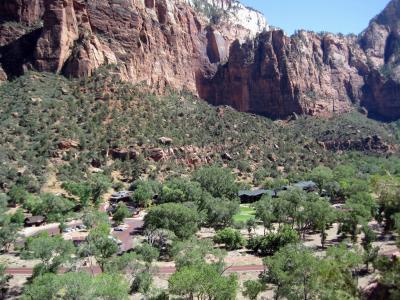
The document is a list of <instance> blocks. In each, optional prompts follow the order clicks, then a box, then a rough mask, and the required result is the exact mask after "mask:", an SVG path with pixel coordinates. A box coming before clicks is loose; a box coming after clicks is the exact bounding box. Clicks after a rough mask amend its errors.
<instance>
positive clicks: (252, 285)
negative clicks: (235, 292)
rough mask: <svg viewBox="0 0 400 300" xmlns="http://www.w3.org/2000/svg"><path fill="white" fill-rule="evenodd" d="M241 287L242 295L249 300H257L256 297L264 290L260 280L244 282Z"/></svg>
mask: <svg viewBox="0 0 400 300" xmlns="http://www.w3.org/2000/svg"><path fill="white" fill-rule="evenodd" d="M243 287H244V291H243V295H244V296H245V297H247V298H249V299H250V300H257V297H258V295H259V294H260V293H262V292H263V291H264V290H265V285H264V284H263V283H262V282H261V281H260V280H246V281H245V282H244V283H243Z"/></svg>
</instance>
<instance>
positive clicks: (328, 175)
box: [309, 166, 333, 191]
mask: <svg viewBox="0 0 400 300" xmlns="http://www.w3.org/2000/svg"><path fill="white" fill-rule="evenodd" d="M309 178H310V179H311V180H312V181H314V182H315V183H316V184H317V186H318V188H319V190H320V191H322V189H324V187H325V185H326V184H327V183H328V182H331V181H333V172H332V170H331V169H330V168H328V167H324V166H318V167H316V168H314V169H313V170H312V171H311V173H310V174H309Z"/></svg>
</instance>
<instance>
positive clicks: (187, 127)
mask: <svg viewBox="0 0 400 300" xmlns="http://www.w3.org/2000/svg"><path fill="white" fill-rule="evenodd" d="M0 99H1V104H2V105H1V106H2V110H1V117H0V126H1V127H2V135H1V143H0V144H1V151H0V153H1V156H2V159H1V161H2V168H1V180H0V182H1V183H2V184H1V187H2V189H3V190H8V188H10V186H11V185H12V184H13V183H15V182H17V183H21V184H26V185H27V186H28V187H29V189H30V190H32V191H37V190H39V188H40V186H41V185H42V184H43V183H44V182H45V180H46V179H45V178H46V176H45V174H46V172H48V171H49V169H48V167H49V166H52V167H54V166H55V167H56V169H57V170H58V176H59V180H60V181H63V179H65V178H69V180H71V178H74V180H79V178H83V177H85V176H86V175H87V174H88V173H89V170H90V167H96V168H101V169H103V170H104V172H106V173H108V174H110V173H111V172H112V171H120V172H121V173H122V176H121V179H122V180H124V181H132V180H134V179H135V178H137V177H138V176H139V175H142V176H143V175H144V174H147V175H149V176H152V177H160V178H165V177H167V176H168V175H171V174H177V173H178V174H181V173H183V174H189V173H191V172H192V171H193V169H195V168H198V167H200V166H201V165H209V164H225V165H227V166H229V167H232V168H237V169H239V170H240V171H241V173H243V179H246V180H248V179H249V178H250V179H251V178H252V177H253V175H254V173H262V174H263V176H267V175H270V176H276V175H277V174H279V172H283V174H284V176H291V177H293V176H294V177H296V176H299V175H301V174H302V173H304V172H307V171H308V170H310V169H312V168H313V167H314V166H317V165H319V164H321V163H322V164H326V165H331V166H333V165H335V164H336V162H338V161H347V160H351V158H350V157H349V156H348V155H347V154H348V153H350V152H351V151H356V152H358V153H359V155H372V156H374V154H377V155H382V154H385V155H391V154H390V153H393V155H395V156H397V153H398V147H397V143H398V129H397V126H396V125H395V124H383V123H378V122H376V121H373V120H370V119H368V118H367V117H366V116H365V115H362V114H361V113H358V112H356V111H354V112H350V113H347V114H340V115H334V116H332V117H329V118H318V117H301V118H299V119H297V120H293V121H290V122H287V121H275V122H274V121H271V120H269V119H266V118H263V117H259V116H255V115H248V114H245V113H240V112H236V111H234V110H233V109H230V108H228V107H212V106H209V105H208V104H206V103H205V102H203V101H202V100H200V99H198V98H196V97H195V96H193V95H191V94H189V93H183V92H180V93H178V92H174V91H169V92H168V94H167V95H165V96H157V95H155V94H152V93H149V92H148V90H147V88H145V87H143V86H133V85H131V84H129V83H126V82H123V81H121V80H120V79H119V76H118V75H117V73H115V72H113V71H112V70H106V69H99V70H98V71H96V74H95V75H94V76H92V77H90V78H88V79H81V80H68V79H65V78H63V77H61V76H57V75H53V74H46V73H29V74H27V75H24V76H22V77H20V78H18V79H16V80H14V81H12V82H8V83H5V84H3V85H2V86H1V87H0ZM344 128H345V130H344ZM162 138H165V139H162ZM142 172H143V174H142ZM252 174H253V175H252Z"/></svg>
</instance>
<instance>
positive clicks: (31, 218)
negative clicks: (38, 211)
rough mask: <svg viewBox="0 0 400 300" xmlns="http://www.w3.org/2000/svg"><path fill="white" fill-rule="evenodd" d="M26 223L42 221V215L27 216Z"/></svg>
mask: <svg viewBox="0 0 400 300" xmlns="http://www.w3.org/2000/svg"><path fill="white" fill-rule="evenodd" d="M25 222H26V223H40V222H44V217H43V216H32V217H28V218H26V219H25Z"/></svg>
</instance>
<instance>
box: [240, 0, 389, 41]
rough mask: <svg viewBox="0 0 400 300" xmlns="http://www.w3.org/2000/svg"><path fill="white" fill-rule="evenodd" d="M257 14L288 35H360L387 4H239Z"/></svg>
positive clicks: (306, 0) (298, 0) (321, 0)
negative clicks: (299, 32) (298, 32)
mask: <svg viewBox="0 0 400 300" xmlns="http://www.w3.org/2000/svg"><path fill="white" fill-rule="evenodd" d="M240 1H241V2H242V3H243V4H245V5H247V6H251V7H253V8H255V9H257V10H259V11H261V12H262V13H263V14H264V15H265V17H266V18H267V20H268V23H269V24H271V25H273V26H277V27H280V28H282V29H284V30H285V31H286V32H287V33H288V34H292V33H293V32H294V31H295V30H296V29H307V30H313V31H317V32H319V31H329V32H333V33H338V32H341V33H344V34H346V33H356V34H358V33H360V32H361V31H363V30H364V29H365V28H366V27H367V26H368V23H369V21H370V20H371V19H372V18H373V17H374V16H376V15H377V14H378V13H380V12H381V11H382V10H383V9H384V8H385V6H386V5H387V4H388V3H389V2H390V0H240Z"/></svg>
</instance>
